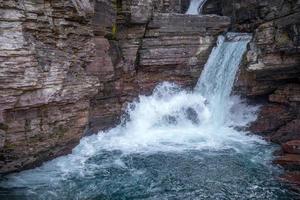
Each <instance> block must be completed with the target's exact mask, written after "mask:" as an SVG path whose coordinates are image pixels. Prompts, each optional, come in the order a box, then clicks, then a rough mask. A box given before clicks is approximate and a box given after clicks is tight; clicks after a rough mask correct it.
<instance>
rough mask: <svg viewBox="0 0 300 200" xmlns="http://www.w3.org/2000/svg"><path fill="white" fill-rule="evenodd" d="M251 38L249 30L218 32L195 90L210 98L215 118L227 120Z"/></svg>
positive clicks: (220, 120)
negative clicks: (233, 89)
mask: <svg viewBox="0 0 300 200" xmlns="http://www.w3.org/2000/svg"><path fill="white" fill-rule="evenodd" d="M250 40H251V36H250V35H249V34H241V33H228V34H227V35H226V37H224V36H219V38H218V41H217V46H216V47H215V48H214V49H213V50H212V53H211V55H210V56H209V59H208V61H207V63H206V65H205V67H204V70H203V72H202V74H201V77H200V79H199V81H198V84H197V86H196V88H195V90H196V91H197V92H200V93H201V95H202V96H204V97H205V98H206V99H207V101H208V102H209V108H210V111H211V112H212V113H213V121H214V122H218V123H224V120H225V118H226V117H227V116H228V114H229V113H228V112H229V108H230V99H229V98H230V94H231V91H232V87H233V84H234V81H235V77H236V73H237V71H238V67H239V64H240V62H241V59H242V56H243V54H244V53H245V50H246V47H247V44H248V43H249V41H250Z"/></svg>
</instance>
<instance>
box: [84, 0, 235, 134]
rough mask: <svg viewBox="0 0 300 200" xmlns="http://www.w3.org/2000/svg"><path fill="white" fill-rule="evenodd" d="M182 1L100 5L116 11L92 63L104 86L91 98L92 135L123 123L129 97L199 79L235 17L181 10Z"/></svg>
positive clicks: (148, 0)
mask: <svg viewBox="0 0 300 200" xmlns="http://www.w3.org/2000/svg"><path fill="white" fill-rule="evenodd" d="M175 2H177V3H175ZM180 2H181V1H174V2H173V1H162V0H153V1H152V0H131V1H119V2H117V4H116V5H115V4H110V5H111V7H110V9H107V8H106V7H103V6H101V4H99V6H98V7H97V5H96V11H97V12H99V13H107V14H108V11H107V10H115V13H114V12H109V13H110V15H111V16H112V17H109V19H113V20H112V23H111V24H113V26H111V27H110V28H109V29H107V31H106V32H101V33H100V32H98V33H97V36H96V40H95V43H96V57H95V62H93V63H92V64H91V65H90V66H88V71H89V72H91V73H93V74H96V75H97V76H98V77H99V78H100V81H101V85H102V86H103V87H101V88H102V89H100V90H99V93H98V94H97V95H96V97H95V98H94V99H93V100H92V106H91V112H90V123H89V130H88V134H91V133H96V132H98V131H99V130H103V129H107V128H110V127H112V125H113V124H117V123H119V118H120V116H121V114H122V112H123V111H124V109H125V108H126V103H127V102H130V101H132V100H134V99H135V98H136V97H137V96H138V95H139V94H150V93H151V92H152V90H153V88H154V87H155V86H156V85H157V84H159V83H161V82H163V81H172V82H176V83H178V84H179V85H181V86H183V87H193V86H194V85H195V84H196V82H197V80H198V78H199V75H200V73H201V70H202V68H203V66H204V64H205V62H206V60H207V58H208V56H209V54H210V51H211V48H212V47H213V46H214V44H215V41H216V38H217V36H218V35H219V34H220V33H222V32H224V31H226V29H227V27H228V26H229V23H230V21H229V18H228V17H221V16H187V15H183V14H178V13H180V12H183V10H184V6H183V4H180ZM102 4H103V2H102ZM97 12H96V13H95V16H97V15H98V14H97ZM176 12H177V13H176ZM107 14H106V16H109V15H107ZM97 20H98V19H95V20H94V21H97ZM97 25H101V23H98V24H97ZM102 25H103V23H102ZM96 28H97V30H98V29H100V28H99V27H97V26H96ZM102 29H103V28H102Z"/></svg>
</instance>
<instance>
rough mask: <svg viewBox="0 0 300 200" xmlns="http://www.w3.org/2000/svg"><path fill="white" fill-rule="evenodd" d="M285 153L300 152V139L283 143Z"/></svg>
mask: <svg viewBox="0 0 300 200" xmlns="http://www.w3.org/2000/svg"><path fill="white" fill-rule="evenodd" d="M282 149H283V151H284V152H285V153H291V154H300V140H291V141H288V142H286V143H284V144H282Z"/></svg>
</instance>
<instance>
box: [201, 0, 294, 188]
mask: <svg viewBox="0 0 300 200" xmlns="http://www.w3.org/2000/svg"><path fill="white" fill-rule="evenodd" d="M204 13H206V14H213V13H214V14H218V15H224V16H231V19H232V25H231V30H234V31H245V32H253V40H252V42H251V44H250V45H249V48H248V52H247V55H246V58H245V61H244V63H243V65H242V69H241V72H240V75H239V77H238V80H237V83H236V90H237V91H238V93H242V94H243V95H244V96H247V97H248V98H252V99H255V100H256V102H257V100H261V102H260V103H261V104H262V108H261V111H260V113H259V116H258V119H257V120H256V122H254V123H253V124H252V125H251V127H250V129H251V131H252V132H254V133H256V134H259V135H262V136H264V137H265V138H266V139H268V140H271V141H272V142H275V143H278V144H280V145H281V146H282V152H281V153H279V157H278V158H277V160H276V161H275V162H276V163H279V164H281V165H282V166H283V167H284V168H286V169H287V170H290V171H291V172H290V173H288V174H287V176H286V177H287V178H288V179H290V180H293V181H296V180H297V182H298V184H299V183H300V181H299V180H300V179H299V172H298V171H300V155H299V153H300V151H299V149H300V2H299V1H297V0H284V1H281V0H273V1H269V0H263V1H242V0H235V1H232V0H229V1H220V0H211V1H208V2H207V4H206V5H205V8H204ZM295 177H296V178H295Z"/></svg>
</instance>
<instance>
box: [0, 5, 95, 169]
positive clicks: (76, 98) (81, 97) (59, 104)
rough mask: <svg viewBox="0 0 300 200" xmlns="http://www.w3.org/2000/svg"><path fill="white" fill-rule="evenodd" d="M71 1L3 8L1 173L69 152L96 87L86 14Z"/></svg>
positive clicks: (85, 119)
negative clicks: (92, 71) (89, 71)
mask: <svg viewBox="0 0 300 200" xmlns="http://www.w3.org/2000/svg"><path fill="white" fill-rule="evenodd" d="M92 14H93V13H85V12H82V13H81V15H79V14H78V11H77V10H76V9H75V7H74V5H73V4H72V2H71V1H60V0H51V1H46V0H45V1H30V0H25V1H13V0H4V1H0V172H10V171H15V170H18V169H22V168H27V167H31V166H33V165H34V164H38V163H40V162H41V161H43V160H45V159H50V158H53V157H56V156H58V155H61V154H63V153H65V152H69V151H70V150H71V149H72V148H73V147H74V145H75V144H77V143H78V141H79V139H80V138H81V137H82V136H83V133H84V130H85V126H86V123H87V122H88V116H89V112H88V109H89V102H90V98H91V97H92V96H94V95H95V94H96V93H97V92H98V86H99V80H98V78H97V77H96V76H91V75H88V74H87V70H86V66H87V65H88V63H90V62H91V61H92V53H91V52H92V51H93V49H94V44H93V40H92V39H93V30H92V28H91V26H90V22H89V19H88V18H89V15H92Z"/></svg>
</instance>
